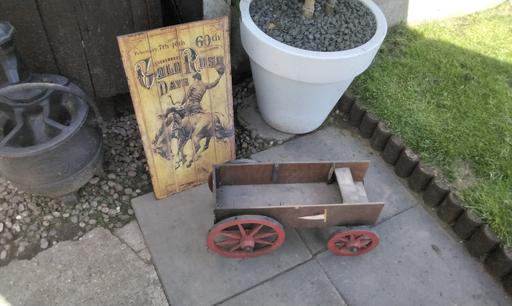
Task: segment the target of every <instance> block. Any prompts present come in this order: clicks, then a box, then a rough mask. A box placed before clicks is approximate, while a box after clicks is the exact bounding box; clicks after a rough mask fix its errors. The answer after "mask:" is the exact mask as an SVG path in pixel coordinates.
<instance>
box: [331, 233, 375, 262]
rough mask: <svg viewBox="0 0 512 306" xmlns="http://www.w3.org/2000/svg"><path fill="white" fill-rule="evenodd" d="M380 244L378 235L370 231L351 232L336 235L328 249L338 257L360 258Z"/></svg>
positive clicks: (333, 236)
mask: <svg viewBox="0 0 512 306" xmlns="http://www.w3.org/2000/svg"><path fill="white" fill-rule="evenodd" d="M379 242H380V238H379V235H377V233H375V232H372V231H368V230H350V231H345V232H338V233H334V234H333V235H332V236H331V237H330V238H329V241H328V242H327V248H328V249H329V251H331V252H332V253H333V254H334V255H338V256H360V255H363V254H366V253H368V252H370V251H372V250H373V249H375V248H376V247H377V246H378V245H379Z"/></svg>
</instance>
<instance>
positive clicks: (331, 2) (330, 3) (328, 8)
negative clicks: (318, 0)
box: [325, 0, 338, 15]
mask: <svg viewBox="0 0 512 306" xmlns="http://www.w3.org/2000/svg"><path fill="white" fill-rule="evenodd" d="M337 1H338V0H327V2H326V3H325V13H326V14H327V15H332V14H333V13H334V7H335V6H336V2H337Z"/></svg>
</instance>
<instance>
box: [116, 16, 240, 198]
mask: <svg viewBox="0 0 512 306" xmlns="http://www.w3.org/2000/svg"><path fill="white" fill-rule="evenodd" d="M118 40H119V48H120V50H121V54H122V59H123V63H124V68H125V71H126V76H127V79H128V84H129V87H130V93H131V96H132V100H133V104H134V108H135V114H136V117H137V122H138V124H139V129H140V132H141V136H142V140H143V144H144V150H145V153H146V156H147V159H148V164H149V168H150V173H151V177H152V182H153V189H154V191H155V195H156V197H157V198H163V197H165V196H168V195H170V194H173V193H176V192H179V191H182V190H185V189H187V188H189V187H191V186H195V185H198V184H201V183H204V182H206V180H207V179H208V176H209V174H210V172H211V171H212V165H213V164H217V163H223V162H226V161H228V160H232V159H234V158H235V139H234V122H233V101H232V92H231V70H230V59H229V26H228V19H227V18H221V19H215V20H207V21H202V22H196V23H189V24H182V25H178V26H174V27H167V28H161V29H156V30H152V31H147V32H140V33H135V34H130V35H125V36H120V37H119V38H118ZM193 136H194V138H192V137H193ZM208 138H210V141H209V146H208V147H207V146H206V143H207V142H208ZM182 140H183V141H182ZM179 143H181V144H182V145H180V144H179ZM217 180H219V179H217Z"/></svg>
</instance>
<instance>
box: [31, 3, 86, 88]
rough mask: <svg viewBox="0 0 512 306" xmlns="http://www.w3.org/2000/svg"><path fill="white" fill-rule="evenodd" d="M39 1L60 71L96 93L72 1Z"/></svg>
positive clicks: (82, 86)
mask: <svg viewBox="0 0 512 306" xmlns="http://www.w3.org/2000/svg"><path fill="white" fill-rule="evenodd" d="M38 3H39V9H40V12H41V16H42V20H43V23H44V26H45V28H46V30H47V33H48V41H49V43H50V45H51V48H52V50H53V52H54V54H55V60H56V61H57V66H58V67H59V70H60V73H61V74H62V75H64V76H66V77H68V78H69V79H71V80H72V81H73V82H75V83H77V84H78V85H79V86H80V87H81V88H82V89H84V90H85V91H86V92H87V93H88V94H89V95H94V90H93V87H92V82H91V76H90V74H89V69H87V67H88V66H87V58H86V55H85V50H84V49H83V46H82V38H81V36H80V28H79V26H78V22H77V20H76V12H75V8H74V6H73V1H69V0H39V1H38Z"/></svg>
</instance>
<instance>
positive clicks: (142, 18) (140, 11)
mask: <svg viewBox="0 0 512 306" xmlns="http://www.w3.org/2000/svg"><path fill="white" fill-rule="evenodd" d="M129 2H130V10H131V13H132V18H133V21H132V22H133V31H134V32H138V31H144V30H148V29H150V26H149V25H150V23H149V22H150V17H149V12H148V3H147V2H146V0H129Z"/></svg>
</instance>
